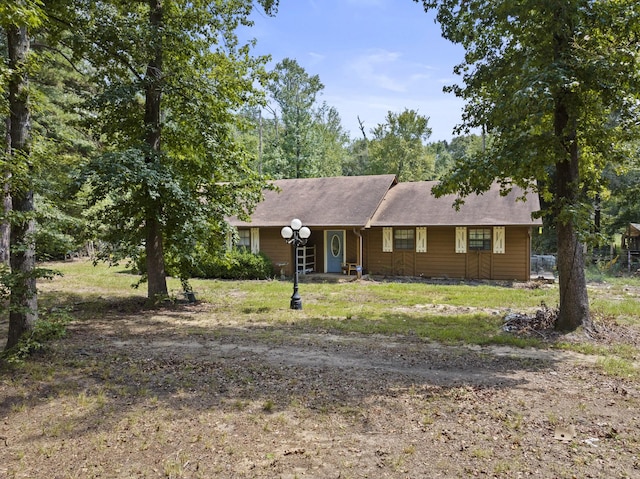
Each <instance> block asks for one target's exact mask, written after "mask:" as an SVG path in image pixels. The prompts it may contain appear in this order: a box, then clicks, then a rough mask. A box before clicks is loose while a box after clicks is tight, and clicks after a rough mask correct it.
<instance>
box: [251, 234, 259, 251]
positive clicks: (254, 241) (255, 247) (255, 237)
mask: <svg viewBox="0 0 640 479" xmlns="http://www.w3.org/2000/svg"><path fill="white" fill-rule="evenodd" d="M251 252H252V253H253V254H258V253H259V252H260V229H259V228H251Z"/></svg>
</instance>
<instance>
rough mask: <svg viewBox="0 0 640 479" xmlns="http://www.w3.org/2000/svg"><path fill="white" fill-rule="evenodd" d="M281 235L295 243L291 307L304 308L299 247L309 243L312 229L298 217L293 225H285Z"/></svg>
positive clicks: (292, 221) (288, 241) (293, 221)
mask: <svg viewBox="0 0 640 479" xmlns="http://www.w3.org/2000/svg"><path fill="white" fill-rule="evenodd" d="M280 235H282V237H283V238H284V240H285V241H286V242H287V243H288V244H293V246H294V249H293V256H294V271H293V294H292V295H291V306H290V307H291V309H302V298H300V293H299V292H298V247H299V246H302V245H304V244H306V243H307V240H308V239H309V236H311V230H310V229H309V228H307V227H306V226H302V221H300V220H299V219H298V218H295V219H293V220H291V226H285V227H284V228H282V230H280Z"/></svg>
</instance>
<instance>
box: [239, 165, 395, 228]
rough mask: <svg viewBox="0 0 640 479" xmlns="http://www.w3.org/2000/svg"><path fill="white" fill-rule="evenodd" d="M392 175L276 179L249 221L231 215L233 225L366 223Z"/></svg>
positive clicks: (389, 184)
mask: <svg viewBox="0 0 640 479" xmlns="http://www.w3.org/2000/svg"><path fill="white" fill-rule="evenodd" d="M395 182H396V178H395V175H372V176H338V177H332V178H300V179H289V180H275V181H273V184H274V185H275V186H276V187H277V188H278V189H279V191H272V190H267V191H265V192H264V200H263V201H262V202H260V203H259V204H258V206H257V207H256V210H255V211H254V212H253V214H252V215H251V222H250V223H247V222H244V221H240V220H238V219H237V218H232V219H231V220H230V223H231V224H232V225H233V226H245V227H247V226H254V227H265V226H284V225H288V224H289V223H290V222H291V220H292V219H293V218H299V219H300V220H301V221H302V223H303V224H304V225H305V226H316V227H317V226H352V227H360V228H362V227H366V226H368V223H369V221H370V220H371V217H372V216H373V215H374V213H375V211H376V209H377V208H378V205H380V202H381V201H382V199H383V198H384V196H385V194H387V191H388V190H389V188H391V186H392V185H393V184H394V183H395Z"/></svg>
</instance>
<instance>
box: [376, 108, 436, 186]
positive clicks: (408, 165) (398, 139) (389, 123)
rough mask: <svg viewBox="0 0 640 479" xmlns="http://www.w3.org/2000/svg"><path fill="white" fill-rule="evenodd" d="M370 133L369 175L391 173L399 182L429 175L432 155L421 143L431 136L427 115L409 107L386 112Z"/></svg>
mask: <svg viewBox="0 0 640 479" xmlns="http://www.w3.org/2000/svg"><path fill="white" fill-rule="evenodd" d="M371 133H372V135H373V137H372V139H371V141H369V154H370V165H369V167H370V173H371V174H383V173H394V174H395V175H396V176H397V177H398V179H399V180H400V181H410V180H427V179H432V178H433V175H434V160H435V158H434V155H433V154H432V152H430V150H429V149H428V148H427V147H426V145H425V142H426V141H427V139H428V138H429V136H431V128H429V118H428V117H426V116H422V115H419V114H418V112H417V111H415V110H409V109H405V110H404V111H403V112H401V113H393V112H388V113H387V117H386V121H385V123H380V124H378V125H377V126H376V127H375V128H374V129H373V130H371Z"/></svg>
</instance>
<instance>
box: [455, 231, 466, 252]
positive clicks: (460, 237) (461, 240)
mask: <svg viewBox="0 0 640 479" xmlns="http://www.w3.org/2000/svg"><path fill="white" fill-rule="evenodd" d="M466 252H467V228H466V227H464V226H457V227H456V253H466Z"/></svg>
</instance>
